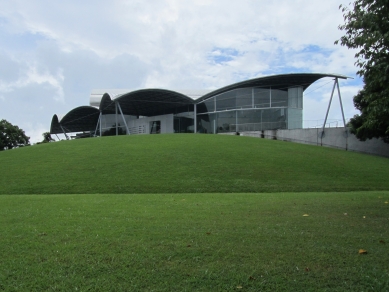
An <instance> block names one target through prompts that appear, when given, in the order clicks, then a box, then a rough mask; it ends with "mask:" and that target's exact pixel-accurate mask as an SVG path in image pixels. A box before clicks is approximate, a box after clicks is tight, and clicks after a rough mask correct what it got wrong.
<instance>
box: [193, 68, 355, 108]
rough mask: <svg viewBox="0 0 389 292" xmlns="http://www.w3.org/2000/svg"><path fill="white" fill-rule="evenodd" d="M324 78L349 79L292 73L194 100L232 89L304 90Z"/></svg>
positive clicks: (211, 93) (241, 83) (253, 81)
mask: <svg viewBox="0 0 389 292" xmlns="http://www.w3.org/2000/svg"><path fill="white" fill-rule="evenodd" d="M324 77H334V78H341V79H347V78H350V77H347V76H344V75H339V74H326V73H292V74H280V75H270V76H264V77H258V78H254V79H250V80H245V81H242V82H238V83H234V84H231V85H228V86H225V87H222V88H220V89H217V90H214V91H212V92H210V93H208V94H205V95H203V96H202V97H200V98H199V99H198V100H196V102H201V101H203V100H206V99H208V98H211V97H213V96H215V95H218V94H221V93H224V92H227V91H230V90H233V89H238V88H245V87H265V88H266V87H271V88H273V89H287V88H289V87H296V86H301V87H303V90H305V89H307V87H309V86H310V85H311V84H312V83H314V82H315V81H317V80H319V79H321V78H324Z"/></svg>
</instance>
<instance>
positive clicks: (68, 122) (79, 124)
mask: <svg viewBox="0 0 389 292" xmlns="http://www.w3.org/2000/svg"><path fill="white" fill-rule="evenodd" d="M99 114H100V112H99V110H98V109H97V108H95V107H92V106H80V107H77V108H75V109H72V110H71V111H70V112H68V113H67V114H66V115H65V116H63V118H61V119H59V118H58V116H57V115H54V116H53V118H52V120H51V127H50V134H62V133H63V131H65V132H66V133H74V132H83V131H93V130H95V128H96V125H97V121H98V119H99Z"/></svg>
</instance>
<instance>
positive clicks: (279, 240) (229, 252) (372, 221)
mask: <svg viewBox="0 0 389 292" xmlns="http://www.w3.org/2000/svg"><path fill="white" fill-rule="evenodd" d="M388 200H389V192H388V191H384V192H377V191H372V192H348V193H333V192H326V193H273V194H209V193H208V194H138V195H131V194H128V195H112V194H108V195H105V194H101V195H34V196H31V195H20V196H14V195H12V196H11V195H3V196H0V232H1V233H0V250H1V257H0V290H4V291H235V290H237V291H388V290H389V265H388V263H389V252H388V247H389V204H387V202H388ZM305 214H306V215H309V216H303V215H305ZM359 249H365V250H367V254H359V253H358V251H359Z"/></svg>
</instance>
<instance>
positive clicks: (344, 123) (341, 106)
mask: <svg viewBox="0 0 389 292" xmlns="http://www.w3.org/2000/svg"><path fill="white" fill-rule="evenodd" d="M336 85H337V87H338V96H339V103H340V109H341V110H342V118H343V126H344V127H346V119H345V118H344V112H343V103H342V97H341V95H340V88H339V81H338V78H336Z"/></svg>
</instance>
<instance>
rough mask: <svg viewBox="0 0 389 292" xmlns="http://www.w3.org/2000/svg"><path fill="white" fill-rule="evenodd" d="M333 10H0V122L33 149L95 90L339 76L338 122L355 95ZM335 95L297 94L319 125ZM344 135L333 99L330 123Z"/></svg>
mask: <svg viewBox="0 0 389 292" xmlns="http://www.w3.org/2000/svg"><path fill="white" fill-rule="evenodd" d="M348 2H349V1H346V3H343V2H342V0H326V1H319V0H294V1H290V0H273V1H268V0H240V1H236V0H234V1H232V0H142V1H138V0H110V1H105V0H93V1H92V0H82V1H80V0H77V1H76V0H67V1H58V0H57V1H56V0H34V1H31V0H12V1H9V0H0V119H6V120H8V121H9V122H11V123H12V124H15V125H18V126H19V127H20V128H22V129H23V130H24V131H25V132H26V135H27V136H29V137H30V142H32V143H36V142H38V141H41V140H42V139H43V138H42V133H44V132H47V131H49V130H50V123H51V119H52V117H53V115H54V114H58V115H64V114H66V113H67V112H68V111H70V110H71V109H73V108H75V107H78V106H82V105H89V95H90V93H91V91H92V90H93V89H100V88H117V89H120V88H124V89H140V88H166V89H217V88H220V87H222V86H226V85H229V84H231V83H235V82H239V81H243V80H246V79H251V78H256V77H261V76H266V75H273V74H284V73H301V72H303V73H337V74H342V75H346V76H349V77H352V78H353V79H347V80H340V90H341V95H342V100H343V106H344V113H345V116H346V120H347V119H349V118H351V117H353V116H354V115H355V114H357V113H358V111H357V110H356V109H355V108H354V105H353V101H352V99H353V96H354V95H355V94H356V93H357V92H358V90H360V89H361V88H362V87H363V81H362V79H361V78H360V77H359V76H357V75H356V71H357V68H356V67H355V65H354V62H355V58H354V55H355V53H356V52H355V51H353V50H349V49H347V48H345V47H342V46H340V45H334V41H335V40H337V39H339V38H340V37H341V36H342V34H343V33H342V31H339V30H338V26H339V25H340V24H342V23H343V22H344V20H343V16H342V12H341V11H340V10H339V5H340V4H347V3H348ZM332 86H333V79H331V78H324V79H321V80H319V81H317V82H316V83H314V84H313V85H312V86H311V87H309V88H308V89H307V90H306V91H305V95H304V112H303V119H304V126H305V127H313V126H317V125H319V124H320V123H323V120H324V118H325V114H326V111H327V107H328V102H329V99H330V95H331V90H332ZM329 119H330V120H331V121H332V122H333V124H332V125H333V126H335V125H337V124H338V125H339V126H341V125H342V122H341V120H342V115H341V111H340V106H339V101H338V96H337V95H335V96H334V100H333V103H332V105H331V109H330V112H329Z"/></svg>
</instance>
